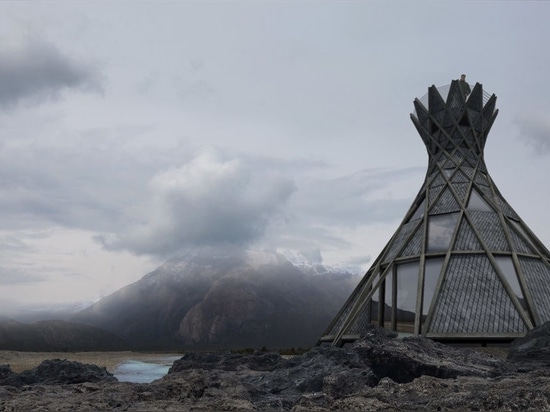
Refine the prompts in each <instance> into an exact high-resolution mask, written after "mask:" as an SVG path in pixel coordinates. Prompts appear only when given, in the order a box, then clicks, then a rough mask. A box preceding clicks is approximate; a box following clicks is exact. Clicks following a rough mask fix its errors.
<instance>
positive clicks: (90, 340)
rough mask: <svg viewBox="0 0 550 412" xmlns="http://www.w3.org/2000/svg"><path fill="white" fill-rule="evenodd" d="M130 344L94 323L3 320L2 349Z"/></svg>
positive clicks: (121, 346)
mask: <svg viewBox="0 0 550 412" xmlns="http://www.w3.org/2000/svg"><path fill="white" fill-rule="evenodd" d="M126 348H127V344H126V343H124V341H122V339H120V338H119V337H117V336H115V335H114V334H112V333H109V332H106V331H104V330H101V329H98V328H96V327H93V326H89V325H83V324H80V323H76V322H66V321H62V320H41V321H38V322H34V323H19V322H16V321H14V320H6V319H3V320H2V321H0V350H18V351H34V352H44V351H90V350H94V351H113V350H123V349H126Z"/></svg>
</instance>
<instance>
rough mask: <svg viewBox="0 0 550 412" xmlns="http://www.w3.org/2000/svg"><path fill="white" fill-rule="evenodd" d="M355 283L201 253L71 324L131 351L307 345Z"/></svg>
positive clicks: (258, 257)
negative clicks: (108, 336) (109, 336)
mask: <svg viewBox="0 0 550 412" xmlns="http://www.w3.org/2000/svg"><path fill="white" fill-rule="evenodd" d="M357 280H358V279H357V278H356V277H354V276H352V275H350V274H348V273H341V272H336V271H329V270H326V269H324V268H323V267H321V266H316V267H313V266H306V265H300V266H297V265H293V264H292V263H291V262H290V261H288V260H287V259H286V258H285V257H283V256H282V255H278V254H274V253H248V254H242V255H235V254H223V255H215V254H212V253H207V252H201V253H194V254H188V255H184V256H181V257H179V258H176V259H173V260H170V261H168V262H166V263H165V264H163V265H161V266H160V267H159V268H158V269H156V270H155V271H153V272H151V273H149V274H147V275H145V276H144V277H143V278H142V279H140V280H139V281H138V282H135V283H133V284H131V285H128V286H126V287H123V288H122V289H119V290H118V291H116V292H115V293H113V294H111V295H109V296H107V297H105V298H103V299H101V300H100V301H98V302H97V303H95V304H94V305H92V306H90V307H89V308H87V309H85V310H83V311H82V312H80V313H79V314H78V315H76V316H75V317H74V318H73V319H74V320H77V321H79V322H84V323H88V324H90V325H94V326H97V327H100V328H102V329H106V330H108V331H111V332H113V333H115V334H117V335H118V336H120V337H121V338H123V339H124V340H125V341H128V342H131V343H132V344H133V346H134V348H135V349H174V348H184V347H262V346H267V347H271V348H273V347H298V346H302V347H305V346H311V345H313V344H315V342H316V341H317V339H318V338H319V337H320V335H321V333H322V332H323V331H324V329H325V328H326V327H327V326H328V323H329V322H330V321H331V320H332V317H333V316H334V315H335V314H336V312H337V311H338V310H339V309H340V307H341V305H342V304H343V303H344V301H345V300H346V298H347V297H348V296H349V294H350V293H351V291H352V290H353V287H354V286H355V284H356V282H357Z"/></svg>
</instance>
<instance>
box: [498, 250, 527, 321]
mask: <svg viewBox="0 0 550 412" xmlns="http://www.w3.org/2000/svg"><path fill="white" fill-rule="evenodd" d="M495 260H496V261H497V265H498V267H499V269H500V271H501V272H502V274H503V275H504V277H505V278H506V281H507V282H508V284H509V285H510V287H511V288H512V290H513V291H514V294H515V295H516V297H517V298H518V300H519V302H520V303H521V306H522V307H523V309H526V310H527V302H526V301H525V298H524V297H523V292H522V291H521V286H520V284H519V280H518V275H517V274H516V269H515V268H514V262H513V261H512V258H511V257H510V256H495Z"/></svg>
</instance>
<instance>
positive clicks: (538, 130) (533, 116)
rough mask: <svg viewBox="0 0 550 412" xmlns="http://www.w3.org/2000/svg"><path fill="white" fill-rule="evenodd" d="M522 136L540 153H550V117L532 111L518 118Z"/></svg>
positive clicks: (517, 121)
mask: <svg viewBox="0 0 550 412" xmlns="http://www.w3.org/2000/svg"><path fill="white" fill-rule="evenodd" d="M516 123H517V124H518V126H519V129H520V137H521V138H522V139H523V141H524V142H525V143H526V144H527V145H528V146H529V147H531V148H532V149H533V151H534V152H535V153H537V154H539V155H546V154H548V153H550V117H548V115H547V114H542V113H530V114H525V115H522V116H518V117H517V118H516Z"/></svg>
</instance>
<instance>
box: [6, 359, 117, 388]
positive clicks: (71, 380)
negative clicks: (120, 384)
mask: <svg viewBox="0 0 550 412" xmlns="http://www.w3.org/2000/svg"><path fill="white" fill-rule="evenodd" d="M115 381H117V379H116V378H115V377H114V376H113V374H112V373H110V372H108V371H107V369H105V368H102V367H99V366H96V365H88V364H84V363H80V362H73V361H68V360H60V359H53V360H45V361H43V362H42V363H41V364H40V365H38V366H37V367H36V368H33V369H30V370H26V371H23V372H21V373H19V374H17V373H14V372H12V371H11V369H10V368H9V366H7V365H4V366H0V385H5V386H16V387H21V386H23V385H67V384H69V385H70V384H77V383H84V382H115Z"/></svg>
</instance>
